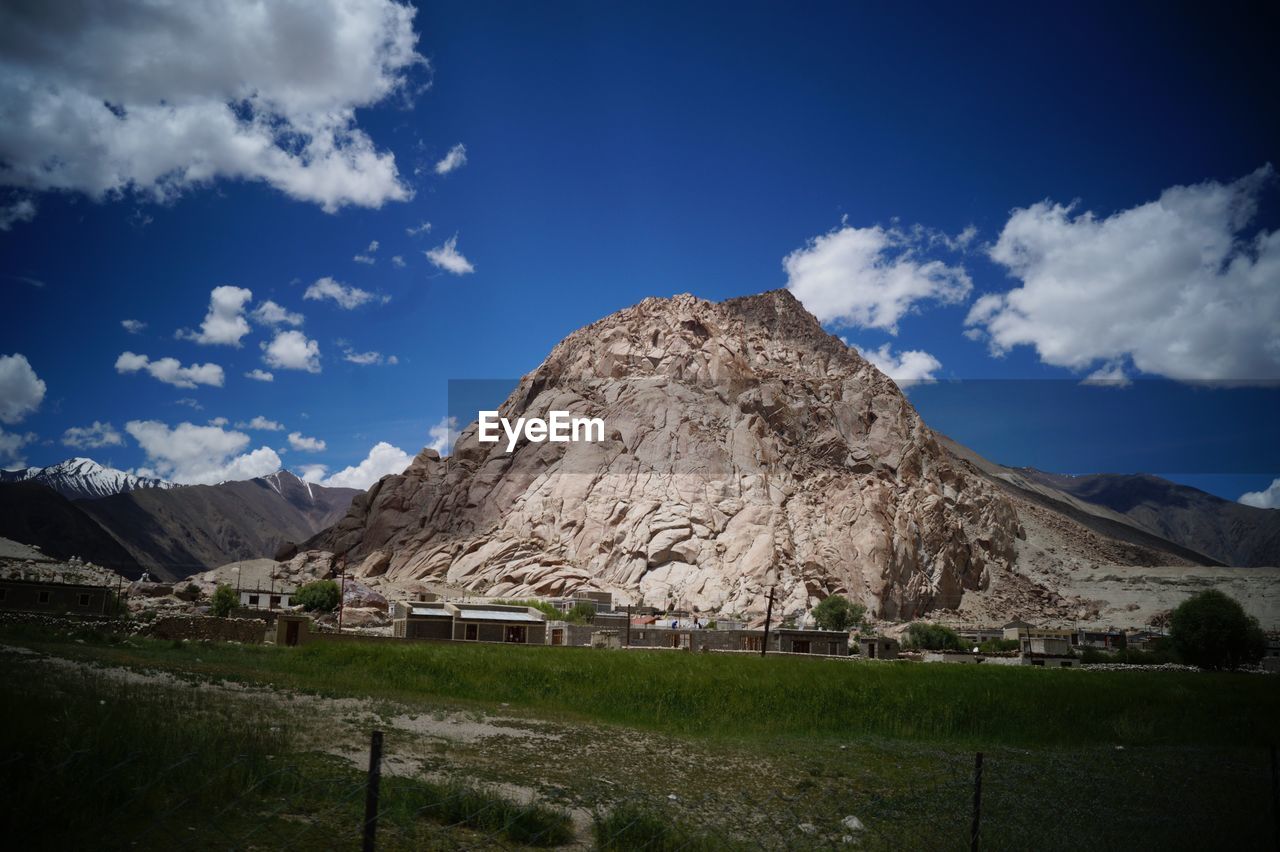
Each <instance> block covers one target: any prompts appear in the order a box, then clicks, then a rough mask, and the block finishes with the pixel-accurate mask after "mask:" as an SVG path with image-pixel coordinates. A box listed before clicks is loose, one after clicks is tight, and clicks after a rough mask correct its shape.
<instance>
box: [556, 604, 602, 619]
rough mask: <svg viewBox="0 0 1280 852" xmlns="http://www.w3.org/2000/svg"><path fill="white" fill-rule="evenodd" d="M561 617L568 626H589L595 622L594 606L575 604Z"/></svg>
mask: <svg viewBox="0 0 1280 852" xmlns="http://www.w3.org/2000/svg"><path fill="white" fill-rule="evenodd" d="M563 617H564V620H565V621H567V622H569V623H570V624H590V623H591V622H593V621H595V620H596V607H595V604H589V603H576V604H574V605H573V606H572V607H570V609H569V611H568V612H566V613H565V614H564V616H563Z"/></svg>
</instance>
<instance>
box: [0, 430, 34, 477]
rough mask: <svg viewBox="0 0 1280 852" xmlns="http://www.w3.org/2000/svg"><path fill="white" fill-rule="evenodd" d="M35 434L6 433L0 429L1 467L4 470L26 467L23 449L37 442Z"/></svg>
mask: <svg viewBox="0 0 1280 852" xmlns="http://www.w3.org/2000/svg"><path fill="white" fill-rule="evenodd" d="M37 437H38V436H37V435H36V433H35V432H6V431H5V430H4V429H0V465H2V466H3V469H4V470H16V469H19V468H23V467H26V464H27V462H26V459H25V458H23V452H22V450H23V448H24V447H26V446H27V444H30V443H32V442H34V441H35V440H36V438H37Z"/></svg>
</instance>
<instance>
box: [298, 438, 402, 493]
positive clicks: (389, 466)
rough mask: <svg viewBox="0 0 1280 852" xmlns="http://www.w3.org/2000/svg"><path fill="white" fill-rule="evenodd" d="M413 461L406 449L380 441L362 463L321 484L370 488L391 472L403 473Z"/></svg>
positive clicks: (344, 469)
mask: <svg viewBox="0 0 1280 852" xmlns="http://www.w3.org/2000/svg"><path fill="white" fill-rule="evenodd" d="M411 461H413V457H412V456H410V455H409V454H408V453H406V452H405V451H404V450H402V449H400V448H399V447H393V446H392V445H391V444H388V443H387V442H386V441H379V442H378V443H377V444H375V445H374V447H373V449H371V450H369V455H368V456H366V457H365V459H364V461H362V462H360V464H358V465H354V466H352V467H345V468H343V469H342V470H340V471H338V472H337V473H335V474H334V475H333V476H330V477H329V478H328V479H325V480H324V481H323V482H321V483H320V484H321V485H327V486H329V487H331V488H360V489H362V490H364V489H368V488H369V487H370V486H372V485H373V484H374V483H375V482H377V481H378V480H379V479H381V478H382V477H384V476H386V475H387V474H389V473H403V472H404V469H405V468H406V467H408V466H409V463H410V462H411Z"/></svg>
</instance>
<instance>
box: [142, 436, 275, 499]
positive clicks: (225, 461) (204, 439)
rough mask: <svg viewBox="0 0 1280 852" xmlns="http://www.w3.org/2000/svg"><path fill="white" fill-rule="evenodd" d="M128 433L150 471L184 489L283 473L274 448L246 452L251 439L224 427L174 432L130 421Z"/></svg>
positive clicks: (260, 448) (261, 448)
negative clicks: (180, 485) (141, 451)
mask: <svg viewBox="0 0 1280 852" xmlns="http://www.w3.org/2000/svg"><path fill="white" fill-rule="evenodd" d="M124 429H125V431H126V432H128V433H129V434H130V435H131V436H133V439H134V440H135V441H137V442H138V446H140V447H142V450H143V452H144V453H146V469H147V470H148V471H154V473H155V475H157V476H161V477H164V478H165V479H168V480H170V481H172V482H177V483H179V484H182V485H213V484H215V483H218V482H225V481H228V480H237V479H253V478H254V477H257V476H266V475H267V474H269V473H274V472H276V471H277V470H279V469H280V457H279V456H278V455H276V452H275V450H272V449H271V448H270V447H259V448H258V449H256V450H253V451H252V452H249V453H245V452H243V450H244V449H245V448H246V447H247V446H248V445H249V436H248V435H246V434H244V433H243V432H235V431H228V430H227V429H224V428H223V427H221V426H196V425H194V424H192V423H179V424H178V425H177V426H174V427H172V428H170V427H169V426H167V425H166V424H164V423H161V422H160V421H158V420H130V421H129V422H128V423H126V424H125V427H124Z"/></svg>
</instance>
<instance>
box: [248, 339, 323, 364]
mask: <svg viewBox="0 0 1280 852" xmlns="http://www.w3.org/2000/svg"><path fill="white" fill-rule="evenodd" d="M262 348H263V355H262V360H263V361H265V362H266V364H267V366H268V367H275V368H277V369H281V370H306V371H307V372H308V373H318V372H320V344H319V343H316V342H315V341H314V340H309V339H308V338H307V336H306V335H305V334H303V333H302V332H300V331H281V332H279V333H277V334H276V336H275V338H274V339H273V340H272V341H271V342H270V343H263V344H262Z"/></svg>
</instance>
